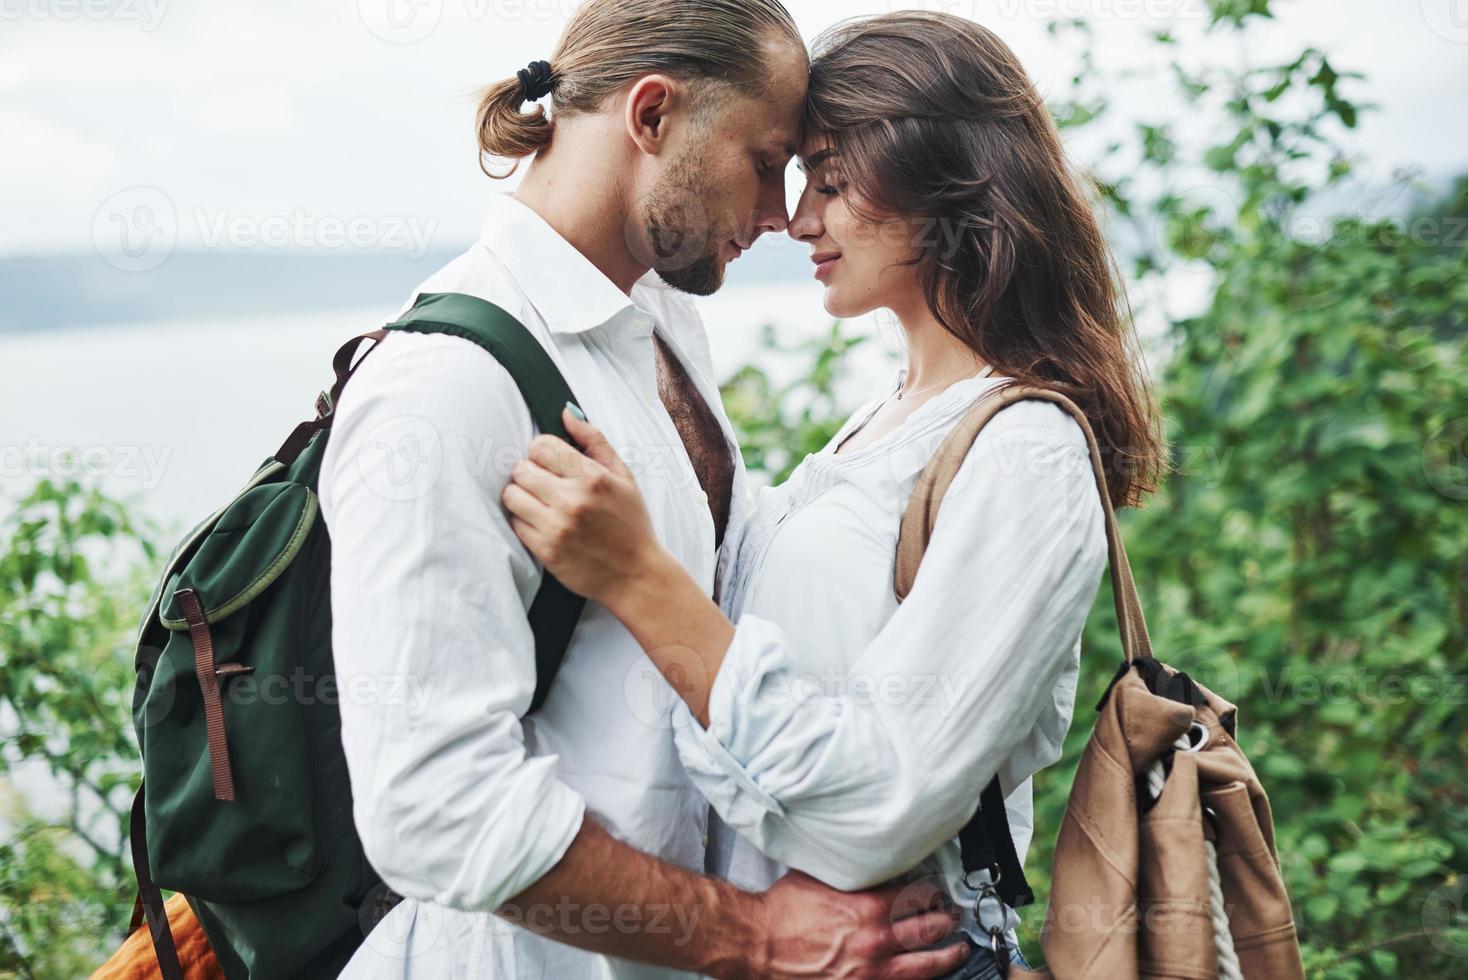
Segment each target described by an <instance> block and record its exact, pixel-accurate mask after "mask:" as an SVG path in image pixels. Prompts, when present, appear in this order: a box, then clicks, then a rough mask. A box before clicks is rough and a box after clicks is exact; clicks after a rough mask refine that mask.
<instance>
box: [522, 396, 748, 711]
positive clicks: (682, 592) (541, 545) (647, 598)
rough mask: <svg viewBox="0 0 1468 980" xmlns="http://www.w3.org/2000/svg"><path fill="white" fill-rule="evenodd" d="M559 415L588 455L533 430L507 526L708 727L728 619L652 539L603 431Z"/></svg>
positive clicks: (633, 484) (633, 488)
mask: <svg viewBox="0 0 1468 980" xmlns="http://www.w3.org/2000/svg"><path fill="white" fill-rule="evenodd" d="M561 417H562V419H563V420H564V421H565V424H566V431H567V432H569V433H570V434H571V438H573V439H575V440H576V441H577V442H578V443H580V445H581V447H582V448H583V449H584V450H585V454H584V455H583V454H582V453H580V452H577V451H576V450H575V449H574V448H572V447H571V446H570V445H568V444H567V443H566V442H565V441H563V440H561V439H557V438H555V437H554V436H537V437H536V438H535V440H534V441H533V442H531V443H530V458H529V459H527V460H524V461H522V462H520V463H518V464H516V466H515V469H514V470H513V471H512V472H511V474H510V483H509V485H507V486H506V487H505V492H504V495H503V497H502V499H503V501H504V504H505V508H506V509H507V510H509V512H510V526H511V527H512V528H514V530H515V534H516V535H518V536H519V538H520V540H521V541H523V542H524V543H525V547H527V548H529V549H530V551H531V553H532V554H534V555H535V557H536V558H539V559H540V560H541V561H542V562H544V563H545V567H546V568H547V569H549V570H550V572H551V574H553V575H554V576H555V577H556V578H558V579H560V580H561V583H562V584H563V585H565V586H566V587H567V588H569V589H571V590H572V591H574V592H579V593H580V594H581V595H584V596H586V597H587V598H588V599H593V600H595V601H597V602H599V603H601V604H602V605H604V606H606V607H607V609H608V610H610V611H611V613H612V615H614V616H616V617H617V618H618V619H619V620H621V621H622V624H623V625H624V626H626V627H627V629H628V631H630V632H631V633H632V635H633V636H634V637H635V638H636V639H637V642H638V643H639V644H641V645H642V649H643V650H645V651H647V656H648V659H649V660H651V661H652V662H653V663H654V664H656V665H657V668H658V670H659V671H660V672H661V673H662V675H663V677H664V678H665V679H666V680H667V681H668V683H669V684H670V685H672V687H673V689H674V690H675V691H677V692H678V695H679V696H680V697H682V698H683V700H684V701H686V702H687V703H688V706H689V707H690V708H691V709H693V714H694V716H695V717H696V718H697V719H698V721H699V723H700V724H703V725H705V726H707V725H708V723H709V720H708V707H709V692H710V689H711V687H712V685H713V681H714V678H715V677H716V676H717V675H718V673H719V666H720V665H721V664H722V663H723V661H724V653H725V652H726V651H727V650H728V649H729V644H730V643H731V642H732V641H733V639H734V625H733V624H732V623H730V622H729V620H728V619H726V618H725V617H724V614H723V613H722V612H720V611H719V607H718V606H716V605H714V603H713V601H712V600H711V599H710V598H709V596H708V595H707V594H706V593H705V592H704V591H703V589H702V588H701V587H700V586H699V585H698V583H697V582H695V581H694V580H693V578H692V577H691V576H690V575H689V574H688V572H687V570H686V569H684V568H683V566H682V565H680V564H679V563H678V559H677V558H675V557H673V555H672V553H670V552H669V551H668V550H667V549H666V548H664V547H663V546H662V544H661V542H659V541H658V539H657V536H656V535H655V534H654V533H653V529H652V519H651V518H650V517H648V514H647V505H646V504H645V503H644V502H643V499H642V493H641V492H640V491H639V490H638V489H637V481H635V480H634V479H633V478H632V471H631V470H629V469H628V468H627V464H626V463H624V462H622V459H621V457H620V456H618V455H617V454H616V452H614V451H613V449H612V447H611V445H610V444H609V443H608V442H607V440H606V437H605V436H604V435H602V433H601V430H600V429H598V428H597V427H596V426H594V425H591V424H590V423H589V422H587V421H585V420H584V419H582V418H581V417H580V416H578V415H576V414H575V413H574V412H572V411H571V409H570V407H569V406H568V407H567V408H566V410H565V411H563V412H562V413H561Z"/></svg>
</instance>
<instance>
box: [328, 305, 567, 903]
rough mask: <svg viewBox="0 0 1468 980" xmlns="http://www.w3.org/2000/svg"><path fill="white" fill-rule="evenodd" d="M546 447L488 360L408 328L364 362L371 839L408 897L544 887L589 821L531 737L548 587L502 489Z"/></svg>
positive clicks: (351, 552)
mask: <svg viewBox="0 0 1468 980" xmlns="http://www.w3.org/2000/svg"><path fill="white" fill-rule="evenodd" d="M533 434H534V433H533V429H532V425H531V421H530V417H529V413H528V411H527V409H526V407H525V405H524V402H523V401H522V400H521V398H520V396H519V394H518V392H517V390H516V388H515V385H514V383H513V381H512V380H511V379H510V377H509V375H508V373H507V372H506V371H505V370H504V368H503V367H501V366H500V365H499V364H498V362H496V361H495V360H494V359H493V358H491V357H490V356H489V355H488V354H487V353H485V352H484V351H482V350H481V349H480V348H478V347H477V346H475V345H474V344H473V343H471V342H469V341H467V340H463V339H460V338H457V337H447V336H420V335H407V334H394V335H390V336H389V337H388V338H387V339H386V340H385V341H383V344H382V348H381V349H380V350H376V351H373V352H372V354H371V355H370V356H369V357H367V358H366V360H365V361H364V362H363V363H362V364H361V366H360V367H359V368H358V370H357V373H356V375H355V376H354V377H353V379H352V382H351V384H350V385H349V386H348V388H347V391H346V393H345V395H344V397H343V399H342V404H341V405H340V407H339V409H338V411H337V416H336V419H335V422H334V427H333V431H332V433H331V439H330V443H329V444H328V447H327V451H326V454H325V456H324V458H323V462H322V474H321V481H320V492H321V509H322V513H323V515H324V517H325V519H326V522H327V525H328V527H329V529H330V532H331V543H332V563H331V602H332V613H333V633H332V643H333V650H334V655H335V660H336V674H337V684H338V690H339V692H340V706H341V719H342V742H343V745H344V746H345V749H346V758H347V766H348V770H349V773H350V776H351V786H352V801H353V811H354V817H355V821H356V825H357V829H358V832H359V834H360V835H361V838H362V842H363V845H364V847H365V850H366V853H367V857H368V859H369V860H370V861H371V862H372V865H373V867H374V868H375V869H376V870H377V872H378V873H379V874H380V875H381V876H382V878H383V880H384V881H385V882H386V883H387V884H388V885H389V886H390V887H391V888H393V889H394V890H395V891H397V892H399V893H400V894H402V895H405V896H408V897H411V898H415V899H420V900H424V901H429V902H433V903H436V904H440V905H444V906H448V907H451V908H456V909H464V910H480V911H487V910H492V909H494V908H497V907H498V906H500V905H502V904H503V903H504V902H505V900H506V899H508V898H510V897H512V896H514V895H516V894H518V893H519V892H521V891H523V890H524V889H525V888H526V887H528V886H529V885H531V884H532V883H534V882H535V881H536V880H537V879H539V878H540V877H541V876H542V875H544V874H545V873H546V872H547V871H548V870H550V868H551V867H552V866H554V865H555V864H556V862H557V861H559V860H560V859H561V857H562V855H563V854H564V853H565V851H566V849H567V848H568V847H569V846H570V844H571V841H572V840H573V839H574V837H575V836H576V833H577V831H578V829H579V828H580V826H581V820H582V816H583V812H584V803H583V800H582V799H581V797H580V796H579V795H578V794H577V793H576V792H575V791H573V790H572V789H571V788H570V787H568V786H567V785H565V784H564V783H563V782H561V781H560V780H559V779H558V778H557V772H556V764H557V760H556V758H555V757H553V756H550V757H531V756H529V755H527V753H526V751H525V746H524V739H523V732H522V729H521V724H520V717H521V716H522V715H523V714H524V713H525V712H526V711H527V710H528V708H529V705H530V700H531V696H532V693H533V691H534V688H535V657H534V643H533V639H532V636H531V633H530V629H529V625H528V622H527V620H526V608H527V605H528V603H529V599H530V598H531V596H532V595H533V594H534V590H535V588H536V587H537V586H538V585H539V578H540V574H539V571H538V569H537V567H536V565H535V564H534V562H533V561H532V560H531V559H530V557H529V555H528V554H527V553H526V552H525V550H524V549H523V547H522V546H521V545H520V543H519V542H518V540H517V539H516V538H515V536H514V533H513V532H512V530H511V529H510V526H509V523H508V519H507V517H506V515H505V512H504V510H503V509H502V507H501V504H500V494H501V492H502V490H503V488H504V486H505V483H506V482H507V480H508V479H509V472H510V468H511V466H512V465H513V463H514V461H515V460H516V459H517V458H519V457H520V456H522V455H523V454H524V451H525V447H527V446H528V444H529V442H530V440H531V438H532V437H533Z"/></svg>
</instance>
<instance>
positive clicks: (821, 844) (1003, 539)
mask: <svg viewBox="0 0 1468 980" xmlns="http://www.w3.org/2000/svg"><path fill="white" fill-rule="evenodd" d="M1031 405H1034V407H1035V408H1038V409H1039V410H1040V411H1039V412H1038V413H1036V412H1033V411H1032V412H1029V413H1028V414H1026V415H1023V416H1015V419H1016V420H1018V419H1040V420H1042V423H1043V424H1030V423H1029V422H1028V421H1026V422H1023V423H1022V424H1017V425H1015V424H1010V425H1001V424H1000V423H1001V420H1003V419H1004V416H1003V415H1001V416H999V417H996V420H995V422H994V423H991V425H990V427H989V428H987V429H986V430H985V431H984V433H983V434H982V435H981V436H980V438H979V439H978V441H977V442H976V443H975V445H974V447H973V449H972V450H971V451H970V452H969V454H968V457H967V458H966V460H965V461H964V464H963V466H962V468H961V469H960V471H959V474H958V476H957V478H956V479H955V481H954V483H953V485H952V487H951V488H950V490H949V491H948V493H947V495H946V497H945V499H944V502H943V504H942V507H941V509H940V510H939V516H938V521H937V523H936V525H935V528H934V534H933V537H932V540H931V542H930V544H929V548H928V551H927V554H926V556H925V557H924V560H923V564H922V568H921V570H920V571H919V573H918V577H917V580H916V582H915V584H914V586H913V589H912V591H911V593H910V595H909V596H908V597H907V599H906V600H905V601H904V602H903V603H902V604H901V605H900V606H899V607H898V608H897V610H896V612H895V613H894V614H893V616H892V617H891V619H890V620H889V621H888V622H887V624H886V625H885V626H884V627H883V628H882V630H881V631H880V633H879V634H878V635H877V636H876V638H875V639H874V640H873V641H872V642H871V643H870V645H869V646H868V647H867V648H866V649H865V650H863V651H862V652H861V653H860V654H859V655H858V656H857V658H856V660H855V661H854V662H853V663H852V665H851V669H850V671H849V677H852V678H863V679H865V681H866V682H867V683H866V684H865V685H864V687H863V688H862V689H861V690H860V691H858V690H857V689H856V688H855V687H847V688H846V689H845V690H844V691H843V692H840V696H832V694H831V692H830V691H828V690H823V689H822V688H821V687H819V686H818V685H817V683H816V679H814V678H811V677H803V676H802V675H801V674H800V672H799V670H798V669H797V663H798V659H797V658H794V657H793V656H792V650H791V649H790V646H789V643H788V642H787V639H786V637H785V635H784V633H783V632H782V631H781V630H780V629H779V628H778V627H777V626H775V625H774V624H773V623H770V622H768V621H765V620H762V619H759V618H757V617H755V616H749V615H746V616H743V617H742V618H740V619H739V621H738V623H737V626H736V630H735V638H734V641H733V644H732V645H731V646H730V648H729V651H728V653H727V654H726V656H725V658H724V661H723V664H722V666H721V667H720V670H719V673H718V675H717V676H716V678H715V681H714V684H713V687H712V689H711V702H710V705H709V719H710V724H709V727H708V728H707V729H706V730H705V729H704V728H703V727H702V726H700V725H699V724H698V723H697V721H695V720H694V719H693V718H692V716H691V715H690V714H689V713H688V712H687V711H686V710H684V711H682V712H680V714H679V715H678V717H677V725H676V730H675V731H676V738H677V744H678V748H679V751H680V754H681V755H682V758H683V761H684V764H685V766H686V767H687V769H688V771H689V772H690V774H691V775H692V778H693V779H694V781H695V782H696V783H697V785H698V786H699V788H700V789H701V790H702V791H703V793H704V794H705V795H706V796H707V797H708V799H709V801H710V803H711V804H712V805H713V806H714V807H715V809H716V810H717V811H718V813H719V815H720V816H721V817H722V818H723V819H724V821H725V822H727V823H728V824H729V825H730V826H732V827H734V828H735V829H736V830H738V831H739V832H740V833H742V834H743V835H744V836H745V837H747V838H748V839H749V840H750V842H751V843H753V844H754V845H755V846H756V847H758V848H759V849H760V850H761V851H763V852H764V853H765V854H767V855H769V856H770V857H772V858H775V859H776V860H778V861H781V862H782V863H784V864H786V865H789V866H790V867H794V868H798V869H800V870H802V871H805V872H807V873H809V874H811V875H814V876H815V877H817V878H820V879H821V880H823V881H825V882H827V883H829V884H831V885H834V886H836V887H839V888H845V889H856V888H865V887H869V886H871V885H874V884H877V883H879V882H882V881H885V880H887V879H889V878H891V877H892V876H894V875H896V874H900V873H902V872H904V871H906V870H908V869H909V868H912V867H914V866H915V865H917V864H918V863H919V862H921V861H922V860H923V859H924V858H925V857H927V856H928V855H929V854H931V853H933V851H935V850H936V849H937V848H938V847H939V846H940V845H941V844H943V843H944V842H946V841H948V840H951V839H952V838H953V837H954V835H956V834H957V832H958V830H959V829H960V828H961V827H962V826H963V824H964V823H965V822H967V820H968V818H969V817H970V816H972V814H973V812H974V809H975V807H976V806H977V804H978V797H979V794H980V792H981V791H982V790H983V788H984V786H985V785H986V784H987V783H988V782H989V781H990V780H991V779H992V778H993V777H994V775H995V774H996V773H1000V774H1001V781H1002V783H1003V785H1004V790H1005V792H1006V793H1008V792H1010V791H1011V790H1012V789H1013V788H1014V787H1015V785H1017V784H1018V783H1019V782H1020V781H1022V780H1024V779H1026V778H1028V776H1029V775H1030V774H1032V773H1033V772H1035V771H1036V770H1038V769H1040V768H1043V767H1044V766H1046V765H1049V764H1050V763H1051V762H1053V761H1055V759H1056V758H1058V756H1059V753H1060V742H1061V740H1062V739H1063V735H1064V727H1066V726H1068V725H1069V722H1070V717H1069V713H1070V707H1071V699H1070V697H1069V695H1068V694H1067V696H1066V697H1064V698H1061V697H1057V695H1056V691H1057V685H1058V683H1059V682H1060V680H1061V679H1062V677H1063V676H1065V675H1066V674H1067V671H1069V672H1070V674H1069V676H1070V677H1071V679H1072V680H1073V677H1074V669H1075V650H1076V645H1077V640H1078V638H1079V636H1080V632H1081V629H1082V627H1083V626H1084V624H1085V620H1086V616H1087V613H1088V612H1089V611H1090V608H1091V605H1092V603H1093V601H1094V599H1095V597H1096V592H1097V589H1098V587H1099V583H1100V575H1101V572H1102V571H1103V569H1104V568H1105V564H1106V534H1105V519H1104V514H1103V511H1102V507H1101V501H1100V495H1099V493H1098V492H1097V489H1096V485H1095V478H1094V476H1093V475H1092V472H1091V468H1090V462H1089V454H1088V451H1087V448H1086V443H1085V439H1084V435H1083V434H1082V432H1081V430H1080V428H1079V426H1077V425H1076V424H1075V423H1074V421H1073V420H1071V419H1069V417H1068V416H1060V415H1059V413H1061V410H1060V409H1059V408H1058V407H1056V406H1053V405H1035V404H1034V403H1025V405H1024V406H1022V407H1023V408H1024V409H1029V408H1030V407H1031ZM1022 407H1021V406H1016V408H1014V409H1009V410H1007V412H1018V411H1020V410H1021V408H1022ZM1051 413H1055V414H1051ZM1067 426H1068V427H1067ZM1057 710H1063V712H1064V717H1063V718H1061V719H1060V722H1061V723H1060V725H1059V726H1058V727H1059V729H1060V730H1059V731H1058V732H1056V731H1051V732H1042V733H1040V735H1041V737H1038V738H1037V737H1036V735H1037V733H1036V731H1035V730H1036V728H1037V724H1038V723H1039V722H1040V720H1041V718H1042V716H1045V715H1051V716H1053V715H1055V714H1056V712H1057ZM1052 720H1053V719H1052Z"/></svg>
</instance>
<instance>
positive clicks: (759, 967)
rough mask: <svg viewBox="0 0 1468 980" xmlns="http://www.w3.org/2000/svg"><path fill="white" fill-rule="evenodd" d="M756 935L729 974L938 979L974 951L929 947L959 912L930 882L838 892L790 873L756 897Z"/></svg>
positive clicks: (947, 931) (960, 945) (947, 930)
mask: <svg viewBox="0 0 1468 980" xmlns="http://www.w3.org/2000/svg"><path fill="white" fill-rule="evenodd" d="M758 899H759V901H758V904H757V908H758V909H759V914H758V916H757V920H756V921H757V925H758V934H757V935H758V937H759V939H758V940H757V941H756V943H755V944H754V947H753V948H752V949H751V950H749V962H747V963H745V964H742V971H741V972H730V973H727V974H717V975H719V976H729V977H741V978H742V977H774V978H791V980H794V978H802V977H840V978H850V980H857V978H863V980H864V978H882V980H889V978H890V980H898V978H904V980H905V978H918V977H940V976H943V975H945V974H948V973H951V972H953V971H954V970H957V969H958V968H959V967H960V966H961V965H962V964H963V962H964V960H965V959H966V958H967V956H968V947H967V945H966V944H964V943H956V944H951V945H948V946H944V947H942V948H938V949H932V948H929V947H931V946H933V944H935V943H938V942H941V941H942V940H944V939H946V938H948V937H949V936H950V935H952V934H953V931H954V929H955V928H957V926H958V912H957V910H956V909H954V908H953V907H952V903H951V902H950V901H949V899H948V896H947V894H946V893H944V892H943V890H942V889H941V888H939V887H938V886H937V885H936V884H934V883H932V882H927V881H919V882H912V883H908V884H899V885H889V886H887V887H884V888H879V889H874V890H872V891H866V892H840V891H836V890H835V889H833V888H829V887H827V886H826V885H823V884H821V883H820V882H819V881H817V880H816V879H814V878H812V877H810V876H809V875H807V874H803V873H801V872H799V871H792V872H790V873H789V874H787V875H786V876H785V877H783V878H781V879H780V880H779V881H777V882H775V884H774V885H773V886H772V887H771V888H770V890H769V891H767V892H765V893H764V894H763V895H761V896H758Z"/></svg>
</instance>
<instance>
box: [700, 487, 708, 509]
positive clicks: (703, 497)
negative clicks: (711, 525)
mask: <svg viewBox="0 0 1468 980" xmlns="http://www.w3.org/2000/svg"><path fill="white" fill-rule="evenodd" d="M698 502H699V503H701V504H703V505H704V506H705V507H707V506H708V503H709V495H708V494H707V493H705V492H704V491H702V490H700V491H698Z"/></svg>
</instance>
